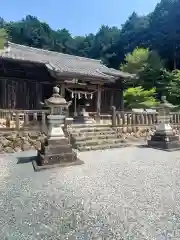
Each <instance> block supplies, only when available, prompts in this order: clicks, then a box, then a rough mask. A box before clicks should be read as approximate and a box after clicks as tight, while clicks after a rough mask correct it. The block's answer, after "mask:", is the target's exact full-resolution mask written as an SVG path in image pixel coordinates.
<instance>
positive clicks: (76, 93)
mask: <svg viewBox="0 0 180 240" xmlns="http://www.w3.org/2000/svg"><path fill="white" fill-rule="evenodd" d="M96 92H97V91H92V90H89V91H88V90H84V89H82V88H67V87H66V88H65V98H66V100H67V101H72V104H71V105H70V107H69V116H70V117H77V116H79V115H81V113H82V111H86V112H90V111H92V109H93V108H94V107H93V106H94V103H95V99H96V98H95V97H94V96H95V93H96Z"/></svg>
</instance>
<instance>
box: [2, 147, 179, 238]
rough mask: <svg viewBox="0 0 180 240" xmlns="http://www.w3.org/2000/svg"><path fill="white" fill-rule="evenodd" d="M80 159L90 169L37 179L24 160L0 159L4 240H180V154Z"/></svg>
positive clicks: (141, 152) (126, 152)
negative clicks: (19, 161)
mask: <svg viewBox="0 0 180 240" xmlns="http://www.w3.org/2000/svg"><path fill="white" fill-rule="evenodd" d="M33 154H34V153H33V152H28V153H25V152H24V153H21V154H19V156H21V157H23V156H25V157H28V156H31V155H33ZM15 156H16V157H15ZM80 157H81V159H82V160H84V161H85V164H84V165H81V166H75V167H69V168H63V169H53V170H47V171H43V172H38V173H35V172H34V171H33V168H32V164H31V162H29V163H24V164H23V163H21V164H17V162H18V155H13V156H4V155H2V156H0V239H1V240H5V239H8V240H14V239H17V240H25V239H26V240H37V239H38V240H40V239H42V240H46V239H47V240H51V239H54V240H55V239H60V240H61V239H62V240H63V239H69V240H75V239H84V240H89V239H97V240H100V239H107V240H110V239H117V240H121V239H125V240H131V239H132V240H134V239H137V240H141V239H150V240H152V239H158V240H160V239H164V240H165V239H166V240H168V239H173V240H174V239H180V201H179V200H180V154H179V153H178V152H173V153H169V152H164V151H158V150H153V149H145V148H136V147H129V148H125V149H117V150H107V151H97V152H86V153H80Z"/></svg>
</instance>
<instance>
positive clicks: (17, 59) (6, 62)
mask: <svg viewBox="0 0 180 240" xmlns="http://www.w3.org/2000/svg"><path fill="white" fill-rule="evenodd" d="M133 77H134V75H131V74H129V73H124V72H121V71H118V70H115V69H111V68H108V67H106V66H105V65H103V64H102V63H101V61H100V60H94V59H89V58H84V57H78V56H73V55H68V54H62V53H57V52H53V51H47V50H42V49H37V48H32V47H28V46H23V45H18V44H14V43H11V42H8V44H7V45H6V47H5V48H4V49H3V50H0V108H1V109H20V110H21V109H22V110H28V109H29V110H31V109H40V108H41V105H40V102H41V101H44V100H45V99H46V98H48V97H50V95H51V94H52V87H53V86H55V85H57V86H59V87H60V89H61V95H62V96H64V97H65V98H66V100H67V101H69V100H72V104H71V106H70V109H69V114H70V115H72V116H73V115H77V114H78V111H79V109H80V108H81V107H84V106H86V107H87V111H88V112H96V113H97V114H100V113H108V112H109V110H110V109H111V106H113V105H114V106H115V107H116V108H117V109H118V110H122V109H123V85H122V80H123V79H125V78H133Z"/></svg>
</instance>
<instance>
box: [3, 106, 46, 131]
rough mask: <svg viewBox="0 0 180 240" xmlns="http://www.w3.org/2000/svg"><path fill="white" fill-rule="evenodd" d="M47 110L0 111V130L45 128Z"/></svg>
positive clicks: (41, 129) (42, 129)
mask: <svg viewBox="0 0 180 240" xmlns="http://www.w3.org/2000/svg"><path fill="white" fill-rule="evenodd" d="M48 114H49V110H46V109H45V110H44V109H40V110H15V109H0V130H3V131H4V130H23V129H26V130H31V129H32V130H40V131H44V129H45V128H46V119H47V118H46V116H47V115H48Z"/></svg>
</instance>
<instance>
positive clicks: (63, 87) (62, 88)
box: [60, 83, 65, 97]
mask: <svg viewBox="0 0 180 240" xmlns="http://www.w3.org/2000/svg"><path fill="white" fill-rule="evenodd" d="M60 91H61V92H60V94H61V96H62V97H65V84H64V83H62V84H61V85H60Z"/></svg>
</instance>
